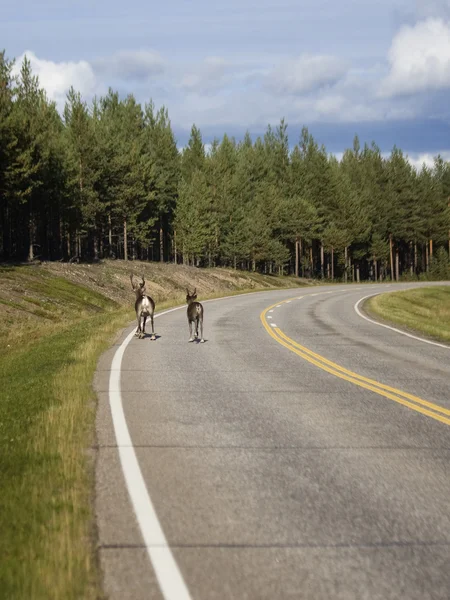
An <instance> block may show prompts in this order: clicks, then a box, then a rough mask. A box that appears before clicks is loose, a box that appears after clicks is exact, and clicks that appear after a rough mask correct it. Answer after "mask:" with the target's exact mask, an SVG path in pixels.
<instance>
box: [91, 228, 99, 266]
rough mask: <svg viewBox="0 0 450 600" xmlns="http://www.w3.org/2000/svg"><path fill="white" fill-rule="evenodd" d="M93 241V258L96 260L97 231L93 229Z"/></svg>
mask: <svg viewBox="0 0 450 600" xmlns="http://www.w3.org/2000/svg"><path fill="white" fill-rule="evenodd" d="M92 241H93V243H94V260H96V261H97V260H98V231H97V230H96V229H95V230H94V239H93V240H92Z"/></svg>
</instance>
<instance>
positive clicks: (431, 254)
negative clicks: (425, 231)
mask: <svg viewBox="0 0 450 600" xmlns="http://www.w3.org/2000/svg"><path fill="white" fill-rule="evenodd" d="M432 260H433V240H430V263H431V261H432Z"/></svg>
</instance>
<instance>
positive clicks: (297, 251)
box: [295, 236, 299, 277]
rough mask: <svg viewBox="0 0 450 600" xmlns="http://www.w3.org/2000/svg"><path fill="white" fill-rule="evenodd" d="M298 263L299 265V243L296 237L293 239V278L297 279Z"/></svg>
mask: <svg viewBox="0 0 450 600" xmlns="http://www.w3.org/2000/svg"><path fill="white" fill-rule="evenodd" d="M298 263H299V241H298V236H297V237H296V239H295V276H296V277H298Z"/></svg>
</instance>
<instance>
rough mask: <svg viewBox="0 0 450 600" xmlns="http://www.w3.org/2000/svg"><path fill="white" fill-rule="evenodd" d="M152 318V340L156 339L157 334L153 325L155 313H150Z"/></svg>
mask: <svg viewBox="0 0 450 600" xmlns="http://www.w3.org/2000/svg"><path fill="white" fill-rule="evenodd" d="M150 320H151V322H152V337H151V338H150V339H151V340H156V336H155V328H154V326H153V313H152V314H151V315H150Z"/></svg>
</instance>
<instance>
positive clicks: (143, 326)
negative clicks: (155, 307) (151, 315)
mask: <svg viewBox="0 0 450 600" xmlns="http://www.w3.org/2000/svg"><path fill="white" fill-rule="evenodd" d="M146 321H147V315H144V318H143V324H142V337H144V338H145V323H146Z"/></svg>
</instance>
